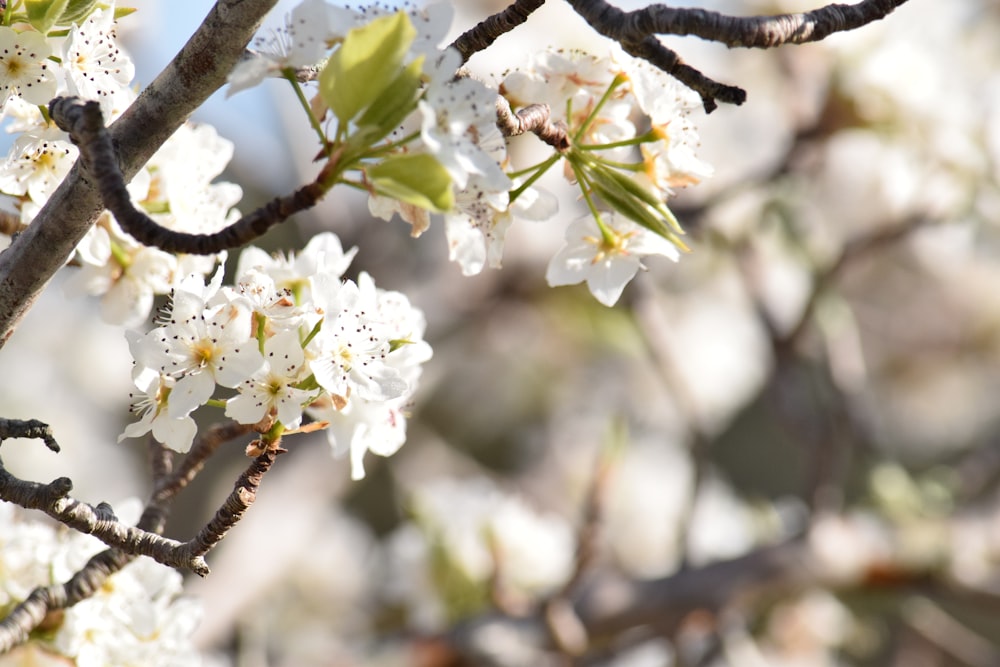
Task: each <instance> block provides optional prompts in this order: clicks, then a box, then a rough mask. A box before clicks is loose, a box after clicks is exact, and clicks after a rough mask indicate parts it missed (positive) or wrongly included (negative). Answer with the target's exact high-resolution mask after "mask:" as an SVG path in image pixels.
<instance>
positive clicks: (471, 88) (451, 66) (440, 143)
mask: <svg viewBox="0 0 1000 667" xmlns="http://www.w3.org/2000/svg"><path fill="white" fill-rule="evenodd" d="M461 63H462V57H461V55H460V54H459V53H458V51H457V50H455V49H452V48H449V49H446V50H445V51H443V52H442V53H441V54H440V56H439V57H438V58H437V59H436V60H435V61H434V62H433V63H430V64H425V69H426V70H427V74H428V77H429V78H430V82H429V83H428V85H427V89H426V90H425V92H424V95H423V98H422V99H421V100H420V101H419V102H418V107H419V109H420V116H421V125H420V138H421V141H422V142H423V144H424V146H426V148H427V150H428V152H430V153H431V154H432V155H433V156H434V157H435V158H436V159H437V160H438V161H439V162H440V163H441V165H442V166H443V167H444V168H445V169H446V170H447V171H448V174H449V175H450V176H451V177H452V180H453V181H454V183H455V187H456V188H457V189H459V190H461V189H463V188H465V186H466V184H467V183H468V180H469V176H470V175H478V176H480V177H482V179H483V182H484V184H485V185H486V187H488V188H491V189H495V190H504V189H509V188H510V179H508V178H507V175H506V174H504V172H503V169H502V168H501V167H500V165H499V164H498V163H497V160H495V159H494V158H493V156H491V155H490V154H489V153H488V152H486V151H485V150H484V149H483V146H482V139H483V137H485V136H488V135H489V134H490V133H491V132H496V123H495V120H494V116H495V112H494V108H495V106H494V105H495V99H496V93H495V92H493V91H491V90H489V89H488V88H487V87H486V86H484V85H483V84H482V83H480V82H478V81H475V80H474V79H471V78H468V77H462V78H459V79H457V80H455V79H454V73H455V70H456V69H458V67H459V66H460V65H461Z"/></svg>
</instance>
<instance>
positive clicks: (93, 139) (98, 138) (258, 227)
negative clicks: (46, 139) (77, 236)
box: [49, 97, 333, 255]
mask: <svg viewBox="0 0 1000 667" xmlns="http://www.w3.org/2000/svg"><path fill="white" fill-rule="evenodd" d="M49 113H51V115H52V119H53V120H54V121H55V122H56V125H58V126H59V127H60V129H62V130H65V131H66V132H69V134H70V138H71V139H72V140H73V143H75V144H77V145H78V146H79V147H80V155H81V157H82V158H83V162H84V164H85V165H86V167H87V170H88V171H89V172H90V175H91V176H93V178H94V180H95V181H96V183H97V187H98V189H99V190H100V193H101V198H102V199H103V202H104V206H105V207H106V208H107V209H108V210H109V211H111V212H112V213H113V214H114V216H115V219H116V220H118V224H119V225H121V227H122V229H123V230H125V231H126V232H127V233H128V234H130V235H131V236H132V237H133V238H135V240H137V241H139V242H140V243H142V244H145V245H148V246H155V247H157V248H160V249H162V250H165V251H167V252H183V253H190V254H193V255H211V254H213V253H217V252H219V251H222V250H227V249H229V248H237V247H239V246H242V245H245V244H246V243H249V242H250V241H253V240H254V239H256V238H258V237H260V236H262V235H263V234H264V233H265V232H267V230H268V229H270V228H271V227H273V226H274V225H277V224H278V223H281V222H284V221H285V220H287V219H288V218H289V216H291V215H293V214H295V213H298V212H299V211H304V210H306V209H308V208H312V207H313V206H315V205H316V202H318V201H319V200H320V199H321V198H322V197H323V195H324V194H326V191H327V189H328V186H326V185H325V184H324V183H323V181H324V180H325V179H326V177H327V175H328V173H329V171H330V169H331V168H332V164H333V162H330V163H328V164H327V166H326V167H325V168H324V169H323V170H322V171H320V175H319V176H318V177H317V179H316V180H315V181H313V182H312V183H309V184H307V185H305V186H303V187H301V188H299V189H298V190H296V191H295V192H293V193H292V194H290V195H288V196H285V197H276V198H275V199H273V200H271V201H270V202H269V203H267V204H265V205H264V206H262V207H260V208H259V209H257V210H256V211H253V212H252V213H248V214H246V215H244V216H243V217H242V218H240V219H239V220H237V221H236V222H234V223H233V224H231V225H229V226H228V227H226V228H225V229H222V230H219V231H217V232H215V233H212V234H187V233H184V232H176V231H174V230H172V229H167V228H166V227H163V226H161V225H160V224H158V223H157V222H156V221H155V220H153V219H152V218H150V217H149V216H148V215H146V214H145V213H143V212H142V211H140V210H139V209H137V208H136V207H135V206H133V205H132V197H131V195H129V192H128V189H127V188H126V187H125V178H124V176H123V175H122V172H121V170H120V169H119V168H118V159H117V156H116V155H115V149H114V145H113V144H112V142H111V136H110V135H109V134H108V131H107V130H106V129H105V127H104V117H103V116H102V114H101V107H100V105H99V104H98V103H97V102H84V101H82V100H80V99H78V98H75V97H58V98H56V99H54V100H52V102H51V103H49Z"/></svg>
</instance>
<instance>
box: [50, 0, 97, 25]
mask: <svg viewBox="0 0 1000 667" xmlns="http://www.w3.org/2000/svg"><path fill="white" fill-rule="evenodd" d="M96 8H97V0H69V2H68V3H67V5H66V9H64V10H63V13H62V14H61V15H60V16H59V21H58V24H59V25H70V24H71V23H76V24H77V25H79V24H81V23H83V22H84V20H85V19H86V18H87V17H88V16H90V15H91V14H92V13H93V12H94V10H95V9H96Z"/></svg>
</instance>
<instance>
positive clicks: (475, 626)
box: [444, 517, 1000, 667]
mask: <svg viewBox="0 0 1000 667" xmlns="http://www.w3.org/2000/svg"><path fill="white" fill-rule="evenodd" d="M828 520H830V521H833V522H840V523H844V526H842V527H840V528H838V529H837V530H836V531H834V532H837V533H838V534H837V535H836V536H835V541H836V542H837V543H836V544H833V543H831V542H830V540H829V539H827V540H826V543H825V544H824V543H823V542H824V540H822V539H819V540H814V539H812V535H810V536H809V538H806V539H795V540H790V541H787V542H783V543H780V544H777V545H772V546H765V547H761V548H759V549H757V550H755V551H752V552H750V553H747V554H745V555H743V556H739V557H737V558H733V559H731V560H727V561H720V562H715V563H711V564H709V565H704V566H701V567H692V568H689V569H687V570H683V571H679V572H677V573H675V574H673V575H670V576H667V577H663V578H659V579H652V580H638V579H629V578H626V577H624V576H622V575H619V574H615V573H611V572H609V571H604V572H602V573H600V574H599V575H595V576H593V577H592V578H591V579H590V581H589V582H587V584H586V585H585V586H584V587H583V588H582V589H581V590H580V591H579V594H578V595H577V597H576V599H575V600H574V601H573V605H572V609H570V610H563V615H564V616H568V617H570V618H572V619H575V622H578V623H579V624H580V627H579V629H578V632H579V633H580V634H581V636H584V637H589V638H590V642H591V643H590V645H589V646H588V647H587V650H588V651H589V650H594V649H598V650H599V648H600V647H601V646H604V645H605V644H606V643H607V642H611V641H614V640H615V639H616V638H617V639H618V640H622V638H623V636H626V635H627V636H632V635H633V634H634V633H635V632H636V631H637V630H639V629H642V628H645V629H646V630H648V631H650V632H655V633H657V634H665V635H670V634H672V633H674V632H676V631H678V629H679V628H680V627H681V626H682V625H683V623H684V622H685V620H686V619H688V618H690V617H691V615H692V614H700V615H706V614H707V615H709V617H710V618H712V619H713V621H712V622H713V623H714V624H716V625H717V626H718V628H719V629H720V630H723V629H724V628H723V627H722V626H724V625H726V619H727V618H730V614H732V613H736V614H743V613H746V610H747V609H749V608H753V607H754V606H755V605H759V604H764V603H766V602H767V601H768V600H774V599H775V598H777V597H781V596H785V595H789V594H792V593H794V592H796V591H800V590H805V589H809V588H815V587H820V588H826V589H835V590H838V591H841V592H850V591H876V590H877V591H883V592H885V591H888V592H896V593H902V594H905V595H910V594H912V593H914V592H920V593H923V594H925V595H927V594H934V593H937V594H940V595H943V596H945V597H947V598H951V599H956V600H963V601H965V602H967V603H970V604H975V605H977V606H981V607H983V608H986V609H990V610H993V609H995V608H996V607H997V605H998V604H1000V597H998V596H996V595H988V596H987V595H986V594H984V593H983V592H982V591H979V590H976V591H972V595H971V596H969V594H968V591H966V590H964V589H962V587H961V586H958V585H956V584H955V583H954V582H953V581H952V580H951V577H950V576H949V575H948V573H947V572H944V571H940V570H937V569H933V568H929V567H928V566H927V565H922V564H920V563H917V562H914V560H913V559H912V558H910V557H909V556H910V554H907V553H904V552H903V551H902V550H901V551H898V552H893V553H885V552H883V551H880V550H878V549H875V550H868V549H866V548H865V546H864V545H865V540H867V539H869V538H870V537H871V536H870V535H867V536H866V533H867V531H869V530H870V528H871V525H870V524H869V525H866V526H863V525H860V524H863V523H865V522H859V525H856V526H853V527H852V526H850V524H849V523H845V522H847V521H848V520H844V519H839V518H833V517H828ZM845 527H846V532H843V531H844V529H845ZM884 530H885V534H884V535H883V537H885V540H886V543H892V544H901V542H900V541H899V540H898V538H899V535H897V534H896V532H895V531H896V529H895V528H894V527H891V526H885V527H884ZM855 531H856V532H855ZM855 540H857V543H855ZM847 553H849V554H850V558H849V559H850V560H851V561H852V562H851V564H850V566H849V573H848V572H847V571H845V569H844V568H845V563H844V562H843V558H841V556H843V555H844V554H847ZM923 620H926V619H923ZM545 627H548V619H546V618H543V617H538V618H523V617H522V618H511V617H507V616H503V615H500V614H496V613H492V614H487V615H484V616H481V617H478V618H475V619H470V620H469V621H467V622H465V623H463V624H460V625H458V626H456V627H454V628H452V630H451V631H450V632H449V634H448V635H447V637H445V638H444V640H445V641H447V642H448V643H449V644H450V645H451V647H452V648H453V649H454V650H455V651H457V652H458V653H460V654H462V655H463V656H465V657H466V659H467V660H469V661H471V662H470V664H477V665H491V666H496V667H506V666H507V665H511V666H513V665H514V664H517V663H515V662H514V661H515V660H517V659H522V658H524V657H525V656H535V657H536V659H537V660H538V661H539V662H537V663H532V664H541V656H543V655H544V654H545V652H546V651H551V650H552V649H553V648H554V647H553V646H552V645H551V644H550V643H549V642H551V641H553V640H552V638H551V636H550V637H549V638H548V639H546V636H547V635H546V633H545V632H544V631H543V628H545ZM940 629H941V628H938V630H940ZM949 633H950V637H949V639H948V642H949V643H953V642H954V641H955V640H956V639H957V638H958V637H959V634H956V633H954V632H952V631H951V630H949ZM939 634H940V633H939ZM639 635H640V636H646V635H645V634H644V633H641V632H640V633H639ZM491 637H492V638H493V640H492V641H491V640H490V638H491ZM500 637H502V638H503V641H504V646H503V648H504V650H502V651H501V650H499V649H498V647H497V646H496V644H495V642H496V641H498V639H497V638H500ZM981 648H982V647H981V646H977V647H976V649H977V650H976V654H977V655H978V656H980V657H982V656H983V655H985V653H983V652H982V651H981V650H980V649H981ZM501 654H503V655H501ZM584 655H586V653H584ZM506 656H518V657H517V658H513V659H511V658H509V657H506ZM991 656H993V657H994V658H995V653H991ZM520 664H527V663H520ZM969 664H980V663H978V662H975V663H971V662H970V663H969ZM982 664H995V663H994V662H987V663H982Z"/></svg>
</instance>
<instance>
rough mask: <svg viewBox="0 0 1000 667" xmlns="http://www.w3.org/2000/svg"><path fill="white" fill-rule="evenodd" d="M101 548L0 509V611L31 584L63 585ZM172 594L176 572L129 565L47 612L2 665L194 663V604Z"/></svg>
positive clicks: (133, 508)
mask: <svg viewBox="0 0 1000 667" xmlns="http://www.w3.org/2000/svg"><path fill="white" fill-rule="evenodd" d="M139 509H140V507H139V503H138V501H134V502H127V503H123V504H122V505H120V506H119V511H120V512H122V513H123V514H134V515H136V516H138V514H139ZM103 548H104V545H102V544H101V543H100V542H99V541H98V540H97V539H96V538H94V537H91V536H89V535H83V534H81V533H76V532H67V531H64V530H57V529H56V528H55V527H53V526H52V525H49V524H44V523H39V522H37V521H28V520H26V517H25V516H23V515H22V513H21V512H19V510H18V509H17V508H15V507H14V506H12V505H10V504H9V503H2V504H0V609H10V608H12V607H13V606H14V605H16V604H17V603H19V602H21V601H23V600H24V599H25V598H27V597H28V595H29V594H30V593H31V591H32V590H33V589H34V588H36V587H38V586H49V585H52V584H60V583H63V582H65V581H68V580H69V579H70V577H72V576H73V574H74V573H76V572H77V571H78V570H79V569H80V568H82V567H83V566H84V565H85V564H86V562H87V559H89V558H90V557H91V556H93V555H94V554H96V553H97V552H99V551H101V550H102V549H103ZM180 594H181V575H180V573H178V572H177V571H176V570H172V569H170V568H165V567H163V566H161V565H159V564H158V563H155V562H153V561H151V560H149V559H145V558H141V559H138V560H135V561H133V562H132V563H130V564H128V565H126V566H125V567H124V568H123V569H122V570H121V571H119V572H117V573H116V574H114V575H113V576H112V577H111V578H110V579H109V580H108V581H107V582H106V583H105V584H104V585H103V586H101V587H100V588H99V589H98V591H97V592H96V593H95V594H94V595H93V596H91V597H88V598H87V599H85V600H83V601H81V602H79V603H77V604H75V605H73V606H72V607H69V608H68V609H66V610H65V612H64V613H63V614H62V615H61V616H60V615H56V614H53V615H51V616H50V619H52V624H51V625H49V626H47V628H46V629H47V632H44V633H35V634H33V635H32V637H33V639H32V640H31V641H29V642H28V643H27V644H24V645H22V646H20V647H18V648H17V649H15V650H14V651H13V652H11V653H9V654H7V655H6V656H4V659H3V664H18V665H22V664H24V665H26V664H32V665H42V664H45V665H48V664H53V665H54V664H60V665H61V664H77V665H163V666H164V667H166V666H167V665H171V666H173V665H194V664H198V662H199V658H198V653H197V651H196V650H195V648H194V644H193V643H192V641H191V635H192V634H193V633H194V630H195V628H196V627H197V625H198V622H199V619H200V617H201V606H200V605H199V604H198V603H197V602H195V601H194V600H191V599H188V598H182V597H180ZM67 658H68V659H71V660H73V662H71V663H67V662H66V659H67Z"/></svg>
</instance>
